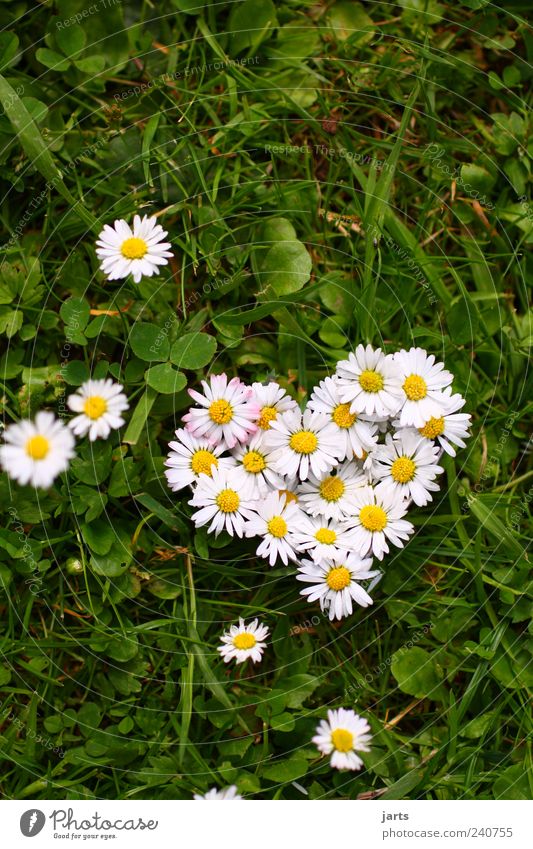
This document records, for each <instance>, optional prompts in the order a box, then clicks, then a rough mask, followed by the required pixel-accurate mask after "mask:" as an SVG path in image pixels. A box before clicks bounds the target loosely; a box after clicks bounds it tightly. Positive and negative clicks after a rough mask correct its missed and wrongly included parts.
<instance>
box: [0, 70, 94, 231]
mask: <svg viewBox="0 0 533 849" xmlns="http://www.w3.org/2000/svg"><path fill="white" fill-rule="evenodd" d="M0 103H2V105H3V107H4V110H5V113H6V115H7V117H8V118H9V120H10V122H11V124H12V125H13V128H14V129H15V132H16V134H17V137H18V140H19V142H20V144H21V146H22V148H23V150H24V152H25V153H26V156H28V158H29V159H30V161H31V162H32V163H33V165H34V166H35V167H36V168H37V169H38V170H39V171H40V173H41V174H42V175H43V177H44V178H45V180H47V181H48V182H49V183H50V185H51V187H53V188H55V189H57V191H58V192H59V193H60V194H61V195H63V197H64V198H65V200H67V201H68V202H69V204H71V206H72V208H73V209H74V210H75V212H76V213H77V214H78V215H79V216H80V218H81V219H82V220H83V221H84V222H85V223H86V224H88V225H89V227H91V228H93V227H96V226H97V221H96V218H95V217H94V216H93V214H92V213H91V212H89V210H87V209H85V207H84V206H83V205H82V203H81V202H80V201H78V200H76V198H74V197H73V196H72V194H71V193H70V192H69V190H68V189H67V187H66V186H65V185H64V183H63V175H62V174H61V172H60V171H59V169H58V168H56V166H55V165H54V161H53V159H52V155H51V153H50V151H49V150H48V148H47V146H46V144H45V143H44V140H43V137H42V136H41V134H40V132H39V130H38V128H37V125H36V124H35V122H34V121H33V119H32V117H31V115H30V114H29V112H28V110H27V109H26V107H25V106H24V104H23V102H22V100H21V99H20V97H19V96H18V94H17V92H16V91H15V89H14V88H13V87H12V86H11V85H10V84H9V83H8V82H7V80H6V79H5V78H4V77H3V76H1V75H0Z"/></svg>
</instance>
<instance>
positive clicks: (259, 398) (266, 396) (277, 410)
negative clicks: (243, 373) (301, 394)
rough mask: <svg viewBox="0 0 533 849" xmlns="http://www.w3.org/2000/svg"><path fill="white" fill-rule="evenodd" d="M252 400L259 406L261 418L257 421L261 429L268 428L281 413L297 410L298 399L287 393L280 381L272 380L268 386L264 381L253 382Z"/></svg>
mask: <svg viewBox="0 0 533 849" xmlns="http://www.w3.org/2000/svg"><path fill="white" fill-rule="evenodd" d="M252 389H253V395H252V400H253V401H254V402H255V403H256V404H257V405H258V407H259V418H258V421H257V424H258V426H259V427H260V428H261V430H268V429H269V427H270V422H272V421H275V420H276V419H277V417H278V416H279V415H281V414H282V413H286V412H287V410H297V409H298V404H297V403H296V401H295V400H294V399H293V398H291V397H290V395H287V393H286V391H285V389H283V388H282V387H281V386H280V385H279V383H276V382H275V381H273V380H272V381H271V382H270V383H267V384H266V386H265V385H264V384H263V383H252Z"/></svg>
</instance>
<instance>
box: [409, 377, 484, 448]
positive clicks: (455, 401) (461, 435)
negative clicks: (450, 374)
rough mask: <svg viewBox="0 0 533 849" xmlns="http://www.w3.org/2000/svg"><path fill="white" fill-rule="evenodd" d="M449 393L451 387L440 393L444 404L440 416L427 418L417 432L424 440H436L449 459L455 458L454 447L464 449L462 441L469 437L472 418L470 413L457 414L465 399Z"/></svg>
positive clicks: (464, 444)
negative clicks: (443, 398) (443, 409)
mask: <svg viewBox="0 0 533 849" xmlns="http://www.w3.org/2000/svg"><path fill="white" fill-rule="evenodd" d="M451 391H452V389H451V386H448V387H447V388H446V389H445V390H444V391H443V393H442V394H443V395H444V396H445V403H446V408H445V411H443V412H442V415H440V416H437V417H435V416H432V417H431V418H429V419H428V420H427V421H426V422H424V425H423V427H420V428H418V432H419V433H420V435H421V436H423V437H424V438H425V439H432V440H435V439H436V440H437V441H438V443H439V445H440V446H441V448H442V449H443V450H444V451H446V453H447V454H449V455H450V457H455V455H456V453H457V452H456V450H455V448H454V447H453V446H454V445H457V446H459V448H466V443H465V442H464V440H465V439H468V437H469V436H470V431H469V429H468V428H469V426H470V420H471V418H472V417H471V415H470V413H458V412H457V410H460V409H461V408H462V407H464V405H465V399H464V398H463V397H462V396H461V395H459V393H457V394H456V395H451Z"/></svg>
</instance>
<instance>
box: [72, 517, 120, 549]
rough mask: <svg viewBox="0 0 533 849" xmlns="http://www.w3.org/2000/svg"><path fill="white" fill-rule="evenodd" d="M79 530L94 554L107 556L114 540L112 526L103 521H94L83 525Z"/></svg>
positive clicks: (114, 535)
mask: <svg viewBox="0 0 533 849" xmlns="http://www.w3.org/2000/svg"><path fill="white" fill-rule="evenodd" d="M80 530H81V535H82V537H83V539H84V540H85V542H86V543H87V545H88V546H89V548H90V549H91V551H94V552H95V553H96V554H107V553H108V552H109V550H110V548H111V546H112V545H113V543H114V542H115V540H116V534H115V531H114V530H113V526H112V525H111V524H110V523H109V522H106V521H105V520H104V519H95V520H94V522H90V523H89V524H83V525H82V526H81V528H80Z"/></svg>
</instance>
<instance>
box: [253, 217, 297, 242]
mask: <svg viewBox="0 0 533 849" xmlns="http://www.w3.org/2000/svg"><path fill="white" fill-rule="evenodd" d="M261 241H263V242H296V241H298V237H297V235H296V230H295V229H294V227H293V226H292V224H291V222H290V221H289V219H288V218H270V219H269V220H268V221H265V223H264V224H263V226H262V228H261Z"/></svg>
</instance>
